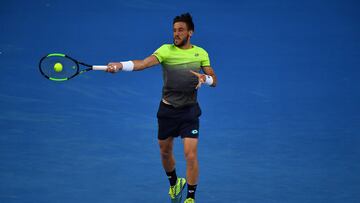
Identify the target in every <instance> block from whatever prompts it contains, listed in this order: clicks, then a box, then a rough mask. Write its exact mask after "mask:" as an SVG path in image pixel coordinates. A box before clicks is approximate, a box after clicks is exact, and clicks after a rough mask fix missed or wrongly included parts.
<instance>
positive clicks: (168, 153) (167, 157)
mask: <svg viewBox="0 0 360 203" xmlns="http://www.w3.org/2000/svg"><path fill="white" fill-rule="evenodd" d="M173 141H174V138H173V137H168V138H167V139H165V140H159V146H160V155H161V162H162V165H163V168H164V170H165V171H166V172H171V171H173V170H174V169H175V158H174V153H173V146H174V142H173Z"/></svg>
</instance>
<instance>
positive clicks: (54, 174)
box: [0, 0, 360, 203]
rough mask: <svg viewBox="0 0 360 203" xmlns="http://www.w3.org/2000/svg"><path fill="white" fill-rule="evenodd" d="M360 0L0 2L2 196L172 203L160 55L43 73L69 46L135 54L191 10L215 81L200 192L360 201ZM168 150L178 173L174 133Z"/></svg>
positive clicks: (211, 197) (207, 99) (239, 198)
mask: <svg viewBox="0 0 360 203" xmlns="http://www.w3.org/2000/svg"><path fill="white" fill-rule="evenodd" d="M359 9H360V3H359V2H358V1H351V0H345V1H340V0H331V1H322V0H312V1H310V0H305V1H282V0H274V1H265V0H260V1H235V2H234V1H215V0H208V1H205V0H199V1H190V2H187V1H184V2H179V1H161V0H155V1H145V0H133V1H131V0H130V1H107V0H104V1H96V2H91V1H74V2H73V1H64V0H63V1H55V0H54V1H51V0H42V1H20V0H14V1H4V0H2V1H0V33H1V34H0V36H1V38H0V68H1V75H0V202H7V203H10V202H22V203H23V202H37V203H39V202H44V203H45V202H46V203H48V202H89V203H90V202H94V203H95V202H106V203H107V202H108V203H112V202H167V201H168V196H167V191H168V182H167V180H166V176H165V174H164V171H163V169H162V167H161V163H160V157H159V150H158V145H157V138H156V133H157V121H156V116H155V115H156V111H157V107H158V104H159V101H160V98H161V87H162V77H161V68H160V66H157V67H154V68H152V69H147V70H145V71H143V72H136V73H118V74H115V75H111V74H107V73H103V72H91V73H87V74H84V75H82V76H79V77H77V78H75V79H73V80H71V81H68V82H65V83H54V82H51V81H48V80H46V79H44V78H42V76H41V75H40V73H39V71H38V61H39V59H40V58H41V57H42V56H43V55H45V54H47V53H50V52H63V53H66V54H69V55H70V56H73V57H74V58H77V59H79V60H82V61H84V62H87V63H92V64H107V63H108V62H109V61H122V60H129V59H142V58H144V57H146V56H148V55H150V54H151V53H152V52H153V51H154V50H155V49H157V48H158V47H159V46H161V45H162V44H163V43H171V42H172V19H173V17H174V16H176V15H178V14H180V13H183V12H187V11H189V12H191V13H192V15H193V18H194V21H195V29H196V30H195V31H196V32H195V35H194V37H193V38H192V42H193V43H194V44H196V45H199V46H201V47H203V48H205V49H206V50H207V51H208V52H209V54H210V57H211V63H212V66H213V68H214V69H215V71H216V73H217V76H218V79H219V84H218V87H216V88H208V87H205V86H204V87H202V88H201V90H200V93H199V101H200V104H201V106H202V110H203V116H202V120H201V135H200V136H201V137H200V144H199V159H200V167H201V168H200V170H201V173H200V183H199V187H198V192H197V202H200V203H201V202H206V203H211V202H219V201H221V202H249V203H257V202H259V203H263V202H316V203H318V202H327V203H330V202H354V203H355V202H359V200H360V195H359V191H360V175H359V171H360V148H359V145H360V138H359V131H360V106H359V103H360V82H359V79H358V78H359V76H360V70H359V67H360V66H359V65H360V40H359V39H360V38H359V36H360V24H359V19H360V14H359ZM175 154H176V157H177V164H178V165H177V169H178V173H179V175H182V176H183V175H184V174H185V162H184V158H183V154H182V143H181V140H179V139H178V140H176V148H175Z"/></svg>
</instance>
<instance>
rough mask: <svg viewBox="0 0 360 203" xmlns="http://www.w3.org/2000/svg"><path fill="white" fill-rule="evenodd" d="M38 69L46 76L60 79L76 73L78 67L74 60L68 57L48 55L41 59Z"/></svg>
mask: <svg viewBox="0 0 360 203" xmlns="http://www.w3.org/2000/svg"><path fill="white" fill-rule="evenodd" d="M40 70H41V72H42V73H43V74H44V75H45V76H46V77H48V78H51V79H60V80H61V79H67V78H71V77H73V76H74V75H76V74H77V73H78V71H79V67H78V65H77V64H76V62H74V61H73V60H71V59H69V58H66V57H61V56H50V57H45V58H43V59H42V60H41V63H40Z"/></svg>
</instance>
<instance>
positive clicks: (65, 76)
mask: <svg viewBox="0 0 360 203" xmlns="http://www.w3.org/2000/svg"><path fill="white" fill-rule="evenodd" d="M80 66H85V67H86V68H82V69H80ZM106 69H107V66H103V65H100V66H99V65H89V64H86V63H83V62H79V61H77V60H75V59H73V58H71V57H70V56H67V55H65V54H61V53H52V54H48V55H46V56H44V57H42V58H41V60H40V63H39V70H40V73H41V74H42V75H43V76H44V77H45V78H47V79H49V80H52V81H57V82H62V81H67V80H70V79H71V78H74V77H75V76H77V75H80V74H82V73H85V72H88V71H91V70H102V71H104V70H106Z"/></svg>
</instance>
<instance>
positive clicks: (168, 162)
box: [159, 137, 186, 199]
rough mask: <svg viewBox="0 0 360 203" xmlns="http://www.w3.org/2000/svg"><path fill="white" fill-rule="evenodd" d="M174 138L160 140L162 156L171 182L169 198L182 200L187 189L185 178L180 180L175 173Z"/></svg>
mask: <svg viewBox="0 0 360 203" xmlns="http://www.w3.org/2000/svg"><path fill="white" fill-rule="evenodd" d="M173 141H174V138H173V137H169V138H167V139H165V140H159V146H160V155H161V162H162V165H163V168H164V170H165V172H166V175H167V176H168V179H169V182H170V188H169V196H170V198H171V199H177V198H180V199H181V192H182V190H183V188H184V187H185V184H186V180H185V178H178V177H177V176H176V171H175V158H174V153H173V143H174V142H173Z"/></svg>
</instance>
